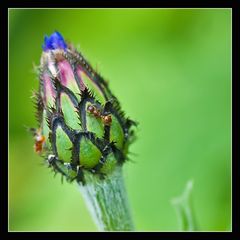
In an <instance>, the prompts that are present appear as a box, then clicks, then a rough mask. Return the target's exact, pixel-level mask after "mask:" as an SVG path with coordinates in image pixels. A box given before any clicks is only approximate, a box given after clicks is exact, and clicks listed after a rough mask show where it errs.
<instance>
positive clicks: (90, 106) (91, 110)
mask: <svg viewBox="0 0 240 240" xmlns="http://www.w3.org/2000/svg"><path fill="white" fill-rule="evenodd" d="M87 110H88V111H89V112H90V113H93V112H94V110H95V108H94V106H92V105H89V106H88V107H87Z"/></svg>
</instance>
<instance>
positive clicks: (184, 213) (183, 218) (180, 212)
mask: <svg viewBox="0 0 240 240" xmlns="http://www.w3.org/2000/svg"><path fill="white" fill-rule="evenodd" d="M192 188H193V181H192V180H189V181H188V182H187V184H186V187H185V189H184V191H183V193H182V195H181V196H179V197H176V198H174V199H172V204H173V205H174V207H175V209H176V213H177V217H178V222H179V229H180V231H190V232H191V231H197V230H198V228H197V223H196V218H195V215H194V211H193V204H192V195H191V194H192Z"/></svg>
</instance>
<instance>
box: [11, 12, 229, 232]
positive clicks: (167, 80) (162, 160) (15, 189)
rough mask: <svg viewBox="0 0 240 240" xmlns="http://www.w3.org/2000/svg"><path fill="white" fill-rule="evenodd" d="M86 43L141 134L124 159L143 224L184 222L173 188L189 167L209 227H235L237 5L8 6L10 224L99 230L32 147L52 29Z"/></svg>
mask: <svg viewBox="0 0 240 240" xmlns="http://www.w3.org/2000/svg"><path fill="white" fill-rule="evenodd" d="M54 30H58V31H60V32H61V33H62V34H63V36H64V37H65V39H66V40H69V41H71V42H72V43H73V44H75V45H78V44H79V46H80V49H81V51H82V52H83V54H84V55H85V56H86V58H87V59H88V60H89V61H90V63H91V64H92V65H93V67H97V69H98V71H99V72H100V73H101V74H102V75H103V76H104V77H105V78H106V79H107V80H109V83H110V88H111V89H112V91H113V93H114V94H115V95H116V96H117V97H118V98H119V100H120V102H121V103H122V107H123V109H124V110H125V112H126V113H127V115H128V116H130V117H131V118H133V119H135V120H137V121H138V122H139V123H140V124H139V127H138V133H137V136H138V139H137V141H136V142H135V143H134V144H133V145H132V146H131V149H130V150H131V152H132V154H131V155H130V158H131V160H132V161H131V162H128V163H127V164H126V165H125V166H124V175H125V182H126V187H127V190H128V195H129V201H130V205H131V207H132V213H133V217H134V220H135V225H136V230H138V231H151V230H153V231H176V230H179V228H178V219H177V215H176V212H175V209H174V207H173V206H172V204H171V199H172V198H173V197H176V196H178V195H180V194H181V193H182V192H183V189H184V187H185V185H186V182H187V181H188V180H189V179H193V181H194V187H193V192H192V196H193V206H194V211H195V215H196V218H197V223H198V227H199V229H200V230H202V231H226V230H230V229H231V10H230V9H192V10H184V9H181V10H177V9H156V10H155V9H144V10H140V9H124V10H123V9H117V10H114V9H110V10H107V9H101V10H98V9H77V10H73V9H72V10H71V9H66V10H48V9H32V10H24V9H22V10H21V9H11V10H9V43H10V47H9V55H10V60H9V74H10V78H9V102H10V104H9V135H10V141H9V143H10V145H9V154H10V158H9V203H10V205H9V229H10V230H11V231H26V230H27V231H96V230H97V229H96V227H95V226H94V223H93V222H92V220H91V218H90V215H89V214H88V211H87V209H86V207H85V204H84V202H83V199H82V197H81V194H80V192H79V191H78V189H77V187H76V185H75V184H67V183H64V184H61V181H60V176H57V177H56V178H53V175H52V173H51V172H50V170H49V169H47V168H46V167H44V166H41V163H42V159H41V158H40V157H39V156H37V155H36V154H35V153H34V151H33V144H34V142H33V139H32V137H31V136H30V135H29V134H28V133H27V132H26V129H25V126H33V127H35V126H36V121H35V118H34V110H33V104H32V102H31V98H30V97H31V91H32V90H33V89H37V87H38V80H37V76H36V75H35V73H34V72H33V64H35V65H38V64H39V60H40V56H41V51H42V49H41V46H42V43H43V37H44V35H45V34H47V35H50V34H51V33H52V32H53V31H54Z"/></svg>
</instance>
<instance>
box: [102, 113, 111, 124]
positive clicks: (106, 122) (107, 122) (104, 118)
mask: <svg viewBox="0 0 240 240" xmlns="http://www.w3.org/2000/svg"><path fill="white" fill-rule="evenodd" d="M102 120H103V123H104V124H105V125H111V123H112V117H111V115H107V116H102Z"/></svg>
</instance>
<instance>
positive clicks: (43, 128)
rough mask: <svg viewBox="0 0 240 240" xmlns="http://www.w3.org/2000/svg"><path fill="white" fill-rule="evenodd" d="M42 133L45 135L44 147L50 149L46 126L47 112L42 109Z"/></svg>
mask: <svg viewBox="0 0 240 240" xmlns="http://www.w3.org/2000/svg"><path fill="white" fill-rule="evenodd" d="M42 135H43V136H44V137H45V144H44V147H46V148H47V149H51V145H50V142H49V128H48V124H47V112H46V110H44V111H43V126H42Z"/></svg>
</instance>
